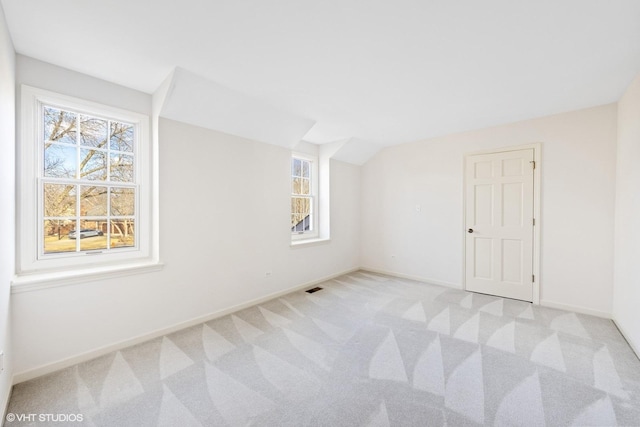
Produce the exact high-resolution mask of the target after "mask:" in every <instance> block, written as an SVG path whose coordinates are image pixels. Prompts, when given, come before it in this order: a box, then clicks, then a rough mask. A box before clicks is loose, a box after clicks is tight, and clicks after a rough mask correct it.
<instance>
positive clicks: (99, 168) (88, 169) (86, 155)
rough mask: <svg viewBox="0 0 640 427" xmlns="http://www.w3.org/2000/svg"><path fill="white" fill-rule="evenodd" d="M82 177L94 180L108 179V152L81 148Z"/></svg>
mask: <svg viewBox="0 0 640 427" xmlns="http://www.w3.org/2000/svg"><path fill="white" fill-rule="evenodd" d="M80 178H82V179H89V180H92V181H104V180H106V179H107V154H106V153H105V152H103V151H97V150H85V149H82V150H80Z"/></svg>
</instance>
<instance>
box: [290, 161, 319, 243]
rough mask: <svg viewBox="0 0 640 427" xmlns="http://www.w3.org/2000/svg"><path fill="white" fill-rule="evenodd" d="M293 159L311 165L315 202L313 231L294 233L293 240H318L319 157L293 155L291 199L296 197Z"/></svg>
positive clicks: (312, 195) (313, 207) (313, 206)
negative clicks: (294, 192)
mask: <svg viewBox="0 0 640 427" xmlns="http://www.w3.org/2000/svg"><path fill="white" fill-rule="evenodd" d="M293 159H300V160H305V161H308V162H309V163H310V167H311V171H310V172H311V173H310V174H309V177H310V178H311V199H312V201H313V202H312V204H311V227H312V229H311V230H309V231H292V232H291V240H292V241H297V240H306V239H316V238H318V236H319V233H320V230H319V227H318V224H319V221H318V216H319V212H320V210H319V209H318V206H319V203H318V198H319V197H318V181H319V180H318V177H319V173H318V171H319V169H320V164H319V163H318V157H317V156H313V155H310V154H306V153H299V152H293V153H291V161H290V162H289V186H290V193H291V197H294V196H295V195H294V194H293V174H292V173H291V166H292V162H293ZM289 204H291V203H289ZM289 211H291V208H289ZM289 215H291V212H289Z"/></svg>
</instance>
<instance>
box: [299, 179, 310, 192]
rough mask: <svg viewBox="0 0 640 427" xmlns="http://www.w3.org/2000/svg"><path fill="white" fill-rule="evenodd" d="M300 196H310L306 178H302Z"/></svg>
mask: <svg viewBox="0 0 640 427" xmlns="http://www.w3.org/2000/svg"><path fill="white" fill-rule="evenodd" d="M301 194H309V195H310V194H311V189H310V185H309V180H308V179H307V178H302V192H301Z"/></svg>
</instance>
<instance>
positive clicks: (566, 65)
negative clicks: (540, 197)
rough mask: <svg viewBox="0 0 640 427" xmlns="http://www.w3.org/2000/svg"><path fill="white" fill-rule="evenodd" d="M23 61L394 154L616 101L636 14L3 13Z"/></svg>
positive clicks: (610, 5) (558, 10)
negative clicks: (279, 121)
mask: <svg viewBox="0 0 640 427" xmlns="http://www.w3.org/2000/svg"><path fill="white" fill-rule="evenodd" d="M1 1H2V5H3V8H4V10H5V14H6V17H7V21H8V25H9V30H10V32H11V35H12V37H13V41H14V44H15V48H16V50H17V52H18V53H21V54H23V55H27V56H31V57H34V58H37V59H41V60H43V61H47V62H50V63H53V64H56V65H60V66H62V67H66V68H69V69H72V70H76V71H80V72H83V73H86V74H89V75H93V76H96V77H99V78H102V79H105V80H108V81H112V82H115V83H119V84H121V85H124V86H128V87H131V88H135V89H138V90H141V91H144V92H148V93H153V92H154V91H155V90H156V89H157V88H158V87H159V86H160V84H161V83H162V82H163V81H164V80H165V79H166V78H167V76H168V75H169V74H170V73H171V72H172V70H173V69H174V68H175V67H181V68H182V69H185V70H188V71H190V72H192V73H195V74H197V75H199V76H202V77H204V78H207V79H209V80H213V81H214V82H216V83H217V84H219V85H222V86H225V87H227V88H229V89H231V90H233V91H236V92H240V93H242V94H245V95H247V96H249V97H252V98H254V99H257V100H259V101H260V102H262V103H265V104H268V105H272V106H274V107H276V108H278V109H280V110H282V111H286V112H289V113H291V114H294V115H296V116H299V117H303V118H305V119H309V121H310V122H315V125H314V126H313V127H312V128H311V130H310V131H309V132H308V133H307V134H306V136H305V139H306V140H308V141H311V142H315V143H327V142H332V141H336V140H343V139H348V138H354V139H357V140H358V141H366V142H369V143H374V144H378V145H392V144H397V143H402V142H408V141H415V140H419V139H423V138H427V137H432V136H436V135H442V134H447V133H453V132H458V131H463V130H469V129H476V128H482V127H487V126H492V125H497V124H502V123H507V122H513V121H516V120H521V119H527V118H532V117H539V116H543V115H548V114H553V113H558V112H562V111H569V110H574V109H579V108H584V107H590V106H595V105H600V104H605V103H609V102H615V101H616V100H618V99H619V97H620V95H621V94H622V93H623V91H624V89H625V88H626V86H627V85H628V84H629V83H630V82H631V80H632V79H633V77H634V76H635V75H636V74H637V73H638V72H640V1H638V0H607V1H604V0H528V1H525V0H484V1H478V0H456V1H452V0H437V1H434V0H394V1H391V0H387V1H383V0H313V1H310V0H280V1H276V0H215V1H214V0H180V1H177V0H173V1H172V0H109V1H87V0H56V1H51V0H28V1H25V0H1Z"/></svg>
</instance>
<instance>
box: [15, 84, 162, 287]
mask: <svg viewBox="0 0 640 427" xmlns="http://www.w3.org/2000/svg"><path fill="white" fill-rule="evenodd" d="M44 105H47V106H51V107H55V108H60V109H63V110H71V111H74V112H77V113H80V114H86V115H90V116H98V117H101V118H106V119H110V120H114V121H119V122H125V123H129V124H133V125H134V126H135V132H134V135H135V142H134V143H135V149H134V176H135V181H134V182H135V184H136V185H137V186H138V187H137V189H138V191H137V194H136V205H135V208H136V211H135V215H134V216H135V218H136V219H135V223H134V224H135V233H136V246H135V247H127V248H118V249H117V250H108V251H103V252H100V251H85V252H66V253H57V254H44V252H43V248H42V245H43V238H44V236H43V235H44V231H43V224H44V222H43V215H44V210H43V201H42V195H41V191H40V185H41V184H40V181H41V180H42V178H43V162H44V151H43V149H42V143H43V141H42V138H43V135H44V131H43V126H44V125H43V106H44ZM20 111H21V117H20V120H21V123H22V126H21V128H20V130H21V134H20V135H19V150H18V152H19V155H20V157H19V159H18V171H19V180H18V192H19V193H18V194H19V199H20V200H19V202H18V219H17V222H18V246H19V248H18V251H17V255H18V265H17V273H18V275H19V276H20V275H21V274H30V273H40V272H50V271H51V272H58V271H77V270H82V269H90V268H94V267H104V266H119V265H129V264H133V263H140V262H141V261H145V260H148V261H151V256H152V251H151V249H152V248H151V246H152V242H151V239H152V221H153V218H152V214H151V209H152V207H151V195H152V189H151V186H152V176H151V166H152V155H153V151H152V146H151V141H150V132H149V117H148V116H146V115H144V114H140V113H135V112H131V111H126V110H122V109H118V108H114V107H109V106H105V105H102V104H98V103H95V102H90V101H85V100H82V99H78V98H74V97H71V96H66V95H61V94H57V93H54V92H50V91H46V90H42V89H37V88H34V87H30V86H26V85H23V86H22V87H21V109H20ZM76 225H79V224H76Z"/></svg>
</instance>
